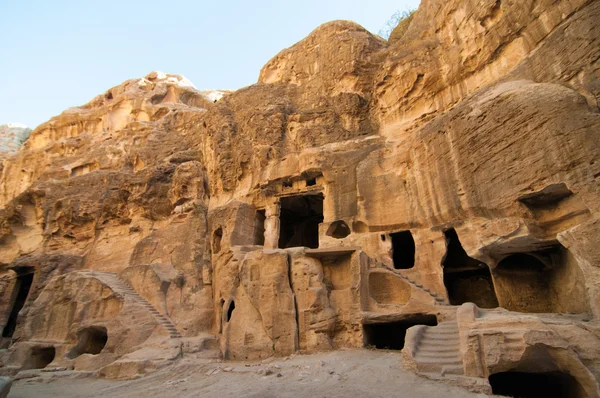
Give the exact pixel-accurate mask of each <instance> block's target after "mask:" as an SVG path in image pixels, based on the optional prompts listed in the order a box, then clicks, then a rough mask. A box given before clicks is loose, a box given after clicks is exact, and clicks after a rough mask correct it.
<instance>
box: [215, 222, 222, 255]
mask: <svg viewBox="0 0 600 398" xmlns="http://www.w3.org/2000/svg"><path fill="white" fill-rule="evenodd" d="M222 239H223V228H221V227H219V228H217V229H216V230H215V232H214V233H213V253H214V254H217V253H218V252H220V251H221V240H222Z"/></svg>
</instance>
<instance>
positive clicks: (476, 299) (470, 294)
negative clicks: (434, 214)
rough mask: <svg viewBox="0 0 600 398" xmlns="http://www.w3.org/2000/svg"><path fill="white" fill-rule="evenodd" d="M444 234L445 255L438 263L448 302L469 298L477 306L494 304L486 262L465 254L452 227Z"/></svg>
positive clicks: (494, 298) (493, 305)
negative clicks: (441, 271)
mask: <svg viewBox="0 0 600 398" xmlns="http://www.w3.org/2000/svg"><path fill="white" fill-rule="evenodd" d="M444 235H445V236H446V256H445V258H444V261H443V263H442V266H443V268H444V285H445V286H446V290H447V292H448V298H449V299H450V304H452V305H461V304H464V303H467V302H471V303H475V304H476V305H477V306H478V307H481V308H495V307H498V299H497V298H496V292H495V291H494V283H493V282H492V275H491V273H490V269H489V267H488V266H487V264H485V263H482V262H481V261H478V260H476V259H474V258H471V257H469V255H468V254H467V252H466V251H465V249H463V247H462V245H461V243H460V240H459V239H458V234H457V233H456V231H455V230H454V228H452V229H449V230H447V231H445V232H444Z"/></svg>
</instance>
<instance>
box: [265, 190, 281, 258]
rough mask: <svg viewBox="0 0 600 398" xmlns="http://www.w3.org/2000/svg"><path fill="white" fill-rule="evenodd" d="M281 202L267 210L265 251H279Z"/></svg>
mask: <svg viewBox="0 0 600 398" xmlns="http://www.w3.org/2000/svg"><path fill="white" fill-rule="evenodd" d="M280 209H281V207H280V203H279V200H275V201H274V202H273V203H270V204H268V205H267V207H266V208H265V217H266V218H265V249H277V247H278V246H279V212H280Z"/></svg>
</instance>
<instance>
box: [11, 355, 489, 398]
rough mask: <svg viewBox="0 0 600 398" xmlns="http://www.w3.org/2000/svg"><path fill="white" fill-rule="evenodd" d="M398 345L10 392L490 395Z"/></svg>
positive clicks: (162, 396)
mask: <svg viewBox="0 0 600 398" xmlns="http://www.w3.org/2000/svg"><path fill="white" fill-rule="evenodd" d="M400 364H401V357H400V353H399V352H397V351H396V352H393V351H375V350H342V351H334V352H330V353H321V354H314V355H293V356H291V357H288V358H277V359H271V360H266V361H262V362H215V361H212V362H206V361H205V362H203V361H202V360H194V359H192V358H185V357H184V358H183V359H181V360H179V361H177V362H176V363H174V364H173V365H170V366H168V367H165V368H163V369H160V370H158V371H156V372H154V373H151V374H150V375H147V376H146V377H143V378H139V379H136V380H129V381H115V380H105V379H98V378H96V377H92V376H85V377H82V375H81V374H78V373H76V372H52V373H48V372H43V373H39V374H40V376H38V377H35V378H30V379H24V380H18V381H16V382H14V384H13V387H12V390H11V392H10V394H9V395H8V396H9V398H25V397H27V398H29V397H64V398H70V397H144V398H166V397H218V398H226V397H261V398H269V397H311V398H332V397H344V398H351V397H385V398H392V397H407V398H408V397H410V398H419V397H423V398H425V397H427V398H432V397H444V398H454V397H473V398H475V397H477V398H484V397H488V395H485V394H475V393H471V392H468V391H467V390H465V389H463V388H460V387H454V386H450V385H448V384H445V383H443V382H437V381H431V380H428V379H425V378H422V377H419V376H416V375H415V374H413V373H410V372H407V371H404V370H403V369H402V368H401V366H400Z"/></svg>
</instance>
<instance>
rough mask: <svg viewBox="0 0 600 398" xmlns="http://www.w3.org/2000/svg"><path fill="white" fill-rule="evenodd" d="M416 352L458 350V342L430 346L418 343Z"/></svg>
mask: <svg viewBox="0 0 600 398" xmlns="http://www.w3.org/2000/svg"><path fill="white" fill-rule="evenodd" d="M418 352H419V353H420V352H457V353H458V352H460V345H459V344H453V345H447V344H444V345H441V344H440V345H439V346H431V345H429V344H427V345H424V344H420V345H419V349H418Z"/></svg>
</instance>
